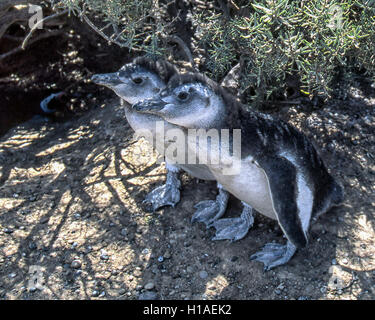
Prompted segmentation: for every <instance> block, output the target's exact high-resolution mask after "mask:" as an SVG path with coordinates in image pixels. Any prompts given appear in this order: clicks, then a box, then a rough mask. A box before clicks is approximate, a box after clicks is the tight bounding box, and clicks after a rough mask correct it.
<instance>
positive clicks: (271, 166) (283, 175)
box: [259, 156, 307, 248]
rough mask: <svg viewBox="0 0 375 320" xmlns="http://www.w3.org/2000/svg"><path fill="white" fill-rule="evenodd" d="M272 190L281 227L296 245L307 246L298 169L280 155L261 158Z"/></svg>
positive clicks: (260, 162)
mask: <svg viewBox="0 0 375 320" xmlns="http://www.w3.org/2000/svg"><path fill="white" fill-rule="evenodd" d="M259 160H260V161H259V165H260V167H261V168H262V169H263V170H264V172H265V174H266V176H267V180H268V185H269V188H270V191H271V198H272V202H273V208H274V210H275V214H276V217H277V220H278V222H279V225H280V227H281V229H282V230H283V232H284V234H285V236H286V237H287V238H288V240H289V241H290V242H291V243H293V244H294V245H295V246H296V247H299V248H301V247H305V246H306V244H307V238H306V235H305V232H304V230H303V228H302V224H301V220H300V217H299V215H298V205H297V179H296V178H297V170H296V168H295V166H294V165H293V164H292V163H291V162H290V161H289V160H287V159H285V158H283V157H278V156H273V157H272V156H271V157H269V156H268V157H264V158H263V159H259Z"/></svg>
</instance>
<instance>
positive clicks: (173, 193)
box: [143, 172, 181, 211]
mask: <svg viewBox="0 0 375 320" xmlns="http://www.w3.org/2000/svg"><path fill="white" fill-rule="evenodd" d="M180 187H181V182H180V180H178V176H177V173H175V172H168V173H167V181H166V183H165V184H163V185H161V186H159V187H157V188H155V189H154V190H152V191H151V192H150V193H149V194H148V195H147V196H146V198H145V199H144V200H143V203H147V204H151V206H152V209H153V211H156V210H157V209H159V208H161V207H164V206H172V207H174V206H175V205H176V204H177V203H178V202H179V201H180Z"/></svg>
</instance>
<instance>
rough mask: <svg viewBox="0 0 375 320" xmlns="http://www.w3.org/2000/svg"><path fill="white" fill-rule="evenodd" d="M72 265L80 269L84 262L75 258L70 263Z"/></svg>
mask: <svg viewBox="0 0 375 320" xmlns="http://www.w3.org/2000/svg"><path fill="white" fill-rule="evenodd" d="M70 266H71V267H72V268H73V269H79V268H80V267H81V266H82V263H81V261H79V260H73V261H72V263H71V264H70Z"/></svg>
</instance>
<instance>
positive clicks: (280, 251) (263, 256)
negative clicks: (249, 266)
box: [250, 241, 297, 271]
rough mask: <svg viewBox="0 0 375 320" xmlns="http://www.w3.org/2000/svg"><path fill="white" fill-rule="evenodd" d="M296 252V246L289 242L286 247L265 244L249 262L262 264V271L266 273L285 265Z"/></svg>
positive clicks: (277, 244)
mask: <svg viewBox="0 0 375 320" xmlns="http://www.w3.org/2000/svg"><path fill="white" fill-rule="evenodd" d="M296 250H297V248H296V246H295V245H293V244H292V243H291V242H289V241H288V242H287V244H286V245H282V244H279V243H267V244H266V245H265V246H264V247H263V249H262V250H261V251H259V252H257V253H255V254H253V255H252V256H251V257H250V260H256V261H259V262H263V263H264V271H268V270H271V269H272V268H274V267H277V266H280V265H283V264H285V263H287V262H288V261H289V260H290V259H291V258H292V257H293V255H294V253H295V252H296Z"/></svg>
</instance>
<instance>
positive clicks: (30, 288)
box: [0, 88, 375, 299]
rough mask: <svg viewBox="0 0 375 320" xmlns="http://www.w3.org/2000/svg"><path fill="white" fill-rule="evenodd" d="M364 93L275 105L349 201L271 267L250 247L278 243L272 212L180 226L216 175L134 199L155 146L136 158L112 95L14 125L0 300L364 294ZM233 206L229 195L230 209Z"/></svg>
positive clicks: (373, 172)
mask: <svg viewBox="0 0 375 320" xmlns="http://www.w3.org/2000/svg"><path fill="white" fill-rule="evenodd" d="M368 94H369V95H368ZM364 96H368V97H370V98H364ZM374 96H375V95H374V92H373V90H372V91H371V92H370V93H363V92H360V91H359V90H358V89H355V88H352V92H350V94H349V98H348V100H346V101H342V102H336V103H332V104H327V105H326V106H325V107H324V108H322V109H317V110H308V111H306V110H303V109H302V108H300V107H298V106H297V107H286V108H284V109H283V110H282V112H281V113H280V115H281V117H282V118H283V119H285V120H286V121H288V122H290V123H292V124H293V125H295V126H297V127H299V128H300V129H301V130H303V131H304V132H305V133H306V134H307V135H308V136H309V137H311V138H312V139H313V140H314V141H315V144H316V145H317V146H318V147H319V149H320V150H321V154H322V157H323V158H324V160H325V162H326V164H327V166H328V167H329V168H330V170H331V172H332V174H333V175H334V176H335V177H337V179H338V180H339V181H341V182H342V183H343V185H344V187H345V190H346V198H345V202H344V204H343V205H342V206H340V207H337V208H335V209H333V210H331V211H330V212H328V213H327V214H326V215H324V216H322V217H321V218H320V219H319V220H318V222H317V223H316V224H315V225H313V226H312V228H311V240H310V244H309V246H308V247H307V248H306V249H304V250H300V251H298V252H297V254H296V255H295V256H294V257H293V259H292V260H291V261H290V262H289V263H288V264H287V265H284V266H281V267H278V268H276V269H274V270H271V271H268V272H263V265H262V264H261V263H259V262H256V261H250V260H249V257H250V255H251V254H253V253H255V252H256V251H258V250H259V249H261V247H262V246H263V245H264V244H266V243H268V242H272V241H277V242H281V241H285V239H283V238H282V233H281V230H280V228H279V227H278V225H277V224H276V223H275V222H272V221H270V220H269V219H267V218H264V217H262V216H261V215H259V214H257V215H256V217H255V224H254V226H253V228H252V229H251V230H250V231H249V233H248V235H247V236H246V237H245V238H244V239H242V240H240V241H238V242H234V243H232V242H229V241H218V242H214V241H211V238H212V236H213V234H214V231H213V230H212V229H209V230H206V229H205V226H204V225H203V224H191V223H190V219H191V216H192V214H193V213H194V208H193V205H194V204H195V203H197V202H199V201H201V200H205V199H214V197H215V195H216V188H215V183H213V182H212V183H207V182H202V181H197V180H196V179H192V178H190V177H189V176H187V175H186V174H182V175H181V178H182V189H181V202H180V203H179V204H178V205H177V206H176V207H175V208H165V209H162V210H159V211H157V212H155V213H152V212H150V210H149V208H148V207H147V206H146V205H144V204H142V200H143V199H144V197H145V195H146V194H147V193H148V192H149V191H151V190H152V189H153V188H154V187H155V186H158V185H160V184H161V183H163V182H164V179H165V169H164V166H163V165H159V164H157V163H156V155H155V154H153V155H151V154H150V153H149V152H144V153H143V156H137V157H135V156H134V154H135V153H138V154H139V150H144V147H145V144H146V142H144V141H143V140H139V141H136V140H133V137H132V131H131V129H130V128H129V126H128V124H127V122H126V120H125V118H124V114H123V109H122V107H121V106H119V104H118V103H117V101H110V102H108V103H106V104H104V105H101V106H97V107H96V108H93V109H92V110H90V111H88V112H87V113H86V114H85V115H83V116H82V117H80V118H78V119H71V120H69V121H67V122H64V123H48V122H47V123H44V122H38V121H36V120H31V121H28V122H26V123H24V124H21V125H19V126H17V127H15V128H13V129H11V130H10V131H9V132H8V133H7V134H6V135H4V136H3V137H1V138H0V170H1V171H0V173H1V176H0V297H1V299H145V298H156V299H374V298H375V241H374V239H375V217H374V208H375V197H374V191H375V187H374V183H375V160H374V158H375V143H374V142H375V137H374V124H375V110H374ZM135 151H137V152H135ZM240 210H241V205H240V203H239V201H238V200H236V199H231V200H230V203H229V209H228V212H227V216H234V215H238V214H239V213H240Z"/></svg>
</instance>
